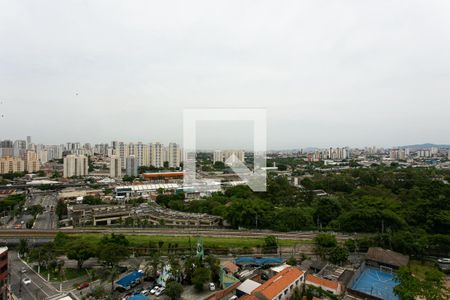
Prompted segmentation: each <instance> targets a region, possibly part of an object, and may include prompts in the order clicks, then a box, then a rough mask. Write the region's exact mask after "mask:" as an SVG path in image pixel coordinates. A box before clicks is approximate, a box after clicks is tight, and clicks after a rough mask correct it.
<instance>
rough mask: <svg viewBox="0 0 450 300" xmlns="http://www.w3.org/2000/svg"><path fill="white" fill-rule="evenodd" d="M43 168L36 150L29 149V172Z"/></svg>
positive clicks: (27, 162)
mask: <svg viewBox="0 0 450 300" xmlns="http://www.w3.org/2000/svg"><path fill="white" fill-rule="evenodd" d="M40 169H41V163H40V161H39V158H38V156H37V154H36V152H35V151H30V150H28V151H27V154H26V158H25V170H26V171H27V172H28V173H34V172H37V171H39V170H40Z"/></svg>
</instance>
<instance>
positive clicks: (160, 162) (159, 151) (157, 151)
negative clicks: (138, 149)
mask: <svg viewBox="0 0 450 300" xmlns="http://www.w3.org/2000/svg"><path fill="white" fill-rule="evenodd" d="M149 150H150V164H151V165H152V166H154V167H157V168H161V167H163V166H164V161H165V153H164V152H165V151H164V146H163V145H162V144H161V143H151V144H150V147H149Z"/></svg>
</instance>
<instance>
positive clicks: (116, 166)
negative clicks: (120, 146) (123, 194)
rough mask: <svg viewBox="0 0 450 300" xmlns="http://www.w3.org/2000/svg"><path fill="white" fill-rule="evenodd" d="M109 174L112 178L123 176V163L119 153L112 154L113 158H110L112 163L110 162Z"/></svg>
mask: <svg viewBox="0 0 450 300" xmlns="http://www.w3.org/2000/svg"><path fill="white" fill-rule="evenodd" d="M109 176H110V177H111V178H120V177H122V164H121V163H120V156H119V155H113V156H111V160H110V164H109Z"/></svg>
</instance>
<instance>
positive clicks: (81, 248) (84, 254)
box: [67, 240, 96, 269]
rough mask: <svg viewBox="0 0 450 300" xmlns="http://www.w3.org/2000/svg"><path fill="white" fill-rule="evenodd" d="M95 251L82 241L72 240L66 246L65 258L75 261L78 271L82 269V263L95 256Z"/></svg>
mask: <svg viewBox="0 0 450 300" xmlns="http://www.w3.org/2000/svg"><path fill="white" fill-rule="evenodd" d="M95 254H96V253H95V249H93V248H92V246H90V245H89V244H86V243H84V242H83V241H82V240H74V241H73V242H71V243H69V244H68V245H67V257H68V258H69V259H74V260H76V261H77V265H78V269H81V268H82V267H83V263H84V262H85V261H86V260H88V259H89V258H91V257H94V256H95Z"/></svg>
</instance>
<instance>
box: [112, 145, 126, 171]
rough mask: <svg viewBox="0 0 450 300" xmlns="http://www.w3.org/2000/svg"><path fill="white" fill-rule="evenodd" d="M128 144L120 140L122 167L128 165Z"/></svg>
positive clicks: (119, 153)
mask: <svg viewBox="0 0 450 300" xmlns="http://www.w3.org/2000/svg"><path fill="white" fill-rule="evenodd" d="M128 150H129V149H128V145H127V144H125V143H123V142H119V149H118V153H115V154H118V155H119V156H120V163H121V164H122V169H125V167H126V162H127V157H128V155H129V152H128Z"/></svg>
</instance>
